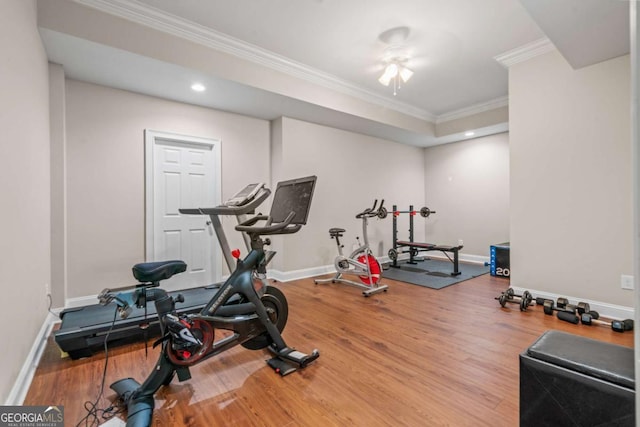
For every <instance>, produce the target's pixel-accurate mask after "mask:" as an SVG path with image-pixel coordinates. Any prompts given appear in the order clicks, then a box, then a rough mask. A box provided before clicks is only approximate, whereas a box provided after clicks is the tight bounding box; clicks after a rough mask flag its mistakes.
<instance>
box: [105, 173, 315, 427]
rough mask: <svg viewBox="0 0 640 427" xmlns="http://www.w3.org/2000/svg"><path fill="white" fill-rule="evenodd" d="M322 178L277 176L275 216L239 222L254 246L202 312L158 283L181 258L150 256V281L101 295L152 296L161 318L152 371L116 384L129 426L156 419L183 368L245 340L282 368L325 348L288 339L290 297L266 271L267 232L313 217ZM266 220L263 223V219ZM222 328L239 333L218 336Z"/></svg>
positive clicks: (127, 300) (302, 363)
mask: <svg viewBox="0 0 640 427" xmlns="http://www.w3.org/2000/svg"><path fill="white" fill-rule="evenodd" d="M315 182H316V177H315V176H311V177H307V178H300V179H295V180H290V181H284V182H280V183H278V186H277V189H276V192H275V195H274V200H273V205H272V207H271V212H270V214H269V216H266V215H257V216H254V217H253V218H251V219H249V220H246V221H244V222H242V223H240V224H238V225H237V226H236V227H235V228H236V230H238V231H241V232H244V233H247V235H248V236H249V239H250V243H251V252H249V254H248V255H247V256H246V257H245V258H244V259H243V260H240V259H239V253H238V251H234V257H235V258H236V260H237V265H236V268H235V270H234V271H233V272H232V273H231V275H230V277H229V278H228V279H227V280H226V281H225V283H224V284H223V285H222V286H221V287H220V288H219V290H218V292H217V293H216V294H215V295H214V296H213V297H212V298H211V300H210V301H209V303H208V304H207V305H206V306H205V307H204V308H203V309H202V311H201V312H200V313H199V314H196V315H179V314H177V313H176V311H175V301H174V299H173V298H172V297H170V296H169V295H168V294H167V292H166V291H164V290H163V289H161V288H159V287H158V282H159V280H161V279H166V278H169V277H171V276H172V275H173V274H176V273H179V272H182V271H184V269H185V264H184V262H182V261H167V262H158V263H150V264H153V268H149V270H148V271H146V272H144V273H141V274H140V275H139V277H141V278H143V279H145V280H146V281H147V282H148V283H146V284H141V285H138V287H137V288H135V289H134V290H133V291H131V292H128V293H127V292H122V293H118V294H115V293H114V291H111V290H105V291H103V293H102V294H101V300H102V301H103V302H109V301H114V302H116V304H117V305H118V306H119V311H120V313H121V316H122V315H125V316H126V312H127V307H128V306H129V305H130V304H136V305H144V304H146V303H147V302H150V301H153V302H154V303H155V306H156V311H157V313H158V317H159V318H160V319H161V321H160V327H161V331H162V338H160V339H159V340H158V341H156V343H155V344H154V347H155V346H156V345H158V344H160V345H161V351H160V356H159V358H158V361H157V363H156V365H155V367H154V370H153V372H151V374H150V375H149V376H148V377H147V379H146V380H145V381H144V383H143V384H142V385H141V384H139V383H138V382H137V381H136V380H134V379H133V378H125V379H122V380H119V381H116V382H115V383H113V384H112V385H111V388H112V389H113V390H114V391H115V392H116V393H117V394H118V396H119V397H120V398H121V399H122V401H123V402H124V403H125V404H126V405H127V412H128V416H127V426H128V427H146V426H149V425H151V420H152V414H153V409H154V397H153V396H154V394H155V393H156V391H157V390H158V389H159V388H160V387H161V386H163V385H168V384H169V383H170V382H171V380H172V379H173V378H174V376H175V375H176V374H177V376H178V380H179V381H185V380H188V379H190V378H191V374H190V372H189V367H191V366H193V365H195V364H197V363H199V362H202V361H203V360H206V359H208V358H210V357H212V356H215V355H217V354H220V353H222V352H223V351H226V350H228V349H230V348H232V347H234V346H236V345H238V344H240V345H242V346H243V347H245V348H247V349H250V350H258V349H263V348H268V349H269V350H270V351H271V353H272V354H273V355H274V357H273V358H272V359H270V360H269V361H268V364H269V366H271V367H272V368H273V369H274V370H275V371H276V372H278V373H280V374H281V375H283V376H284V375H286V374H288V373H290V372H293V371H295V370H296V368H304V367H306V366H307V365H309V364H310V363H311V362H313V361H314V360H316V359H317V358H318V357H319V356H320V353H319V352H318V350H313V351H312V352H311V354H305V353H302V352H300V351H297V350H295V349H293V348H291V347H289V346H288V345H287V344H286V343H285V341H284V340H283V338H282V335H281V332H282V330H283V329H284V327H285V325H286V322H287V317H288V303H287V300H286V298H285V296H284V294H283V293H282V292H281V291H280V290H278V289H277V288H274V287H272V286H267V285H266V282H265V279H264V278H265V276H266V264H267V262H268V260H267V256H266V252H265V249H264V247H265V246H266V245H269V244H270V241H269V238H264V237H263V236H269V235H278V234H292V233H296V232H297V231H299V230H300V228H301V227H302V225H304V224H306V222H307V217H308V214H309V208H310V205H311V199H312V196H313V190H314V187H315ZM267 191H269V190H267ZM259 222H261V223H262V222H264V224H263V225H260V226H259V225H257V224H258V223H259ZM216 328H217V329H224V330H227V331H231V332H232V334H231V335H228V336H226V337H224V338H221V339H219V340H218V341H215V340H214V331H215V329H216Z"/></svg>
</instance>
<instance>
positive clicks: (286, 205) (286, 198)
mask: <svg viewBox="0 0 640 427" xmlns="http://www.w3.org/2000/svg"><path fill="white" fill-rule="evenodd" d="M315 185H316V177H315V176H308V177H306V178H298V179H292V180H289V181H282V182H279V183H278V187H277V188H276V193H275V195H274V196H273V204H272V205H271V213H270V215H269V216H270V217H271V220H272V221H273V222H274V223H279V222H284V221H285V219H286V218H287V216H288V215H289V213H290V212H295V213H296V216H294V217H293V221H291V224H306V223H307V217H308V216H309V210H310V207H311V199H312V197H313V190H314V188H315Z"/></svg>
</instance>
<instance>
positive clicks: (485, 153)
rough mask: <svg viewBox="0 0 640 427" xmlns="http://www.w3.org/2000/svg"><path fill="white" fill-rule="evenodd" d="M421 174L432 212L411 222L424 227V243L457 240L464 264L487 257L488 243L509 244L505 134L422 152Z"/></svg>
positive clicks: (507, 169) (507, 163)
mask: <svg viewBox="0 0 640 427" xmlns="http://www.w3.org/2000/svg"><path fill="white" fill-rule="evenodd" d="M424 170H425V171H424V174H425V188H426V201H427V202H426V206H427V207H429V208H430V209H432V210H435V211H436V214H435V215H433V216H430V217H429V218H427V219H422V218H420V217H416V218H415V219H414V221H415V222H424V223H425V227H426V230H425V240H424V241H426V242H430V243H437V244H442V245H456V244H458V240H462V241H463V244H464V248H463V249H462V251H461V252H460V257H461V259H464V258H467V259H469V260H473V259H474V258H475V257H477V256H483V257H488V256H489V247H490V246H491V245H492V244H496V243H502V242H506V241H509V134H508V133H500V134H497V135H491V136H486V137H483V138H476V139H472V140H469V141H462V142H457V143H453V144H445V145H440V146H437V147H432V148H427V149H426V150H425V167H424ZM420 207H421V206H415V208H416V209H419V208H420ZM403 208H404V209H407V207H406V206H404V207H403ZM401 219H402V221H403V224H407V223H408V219H407V217H406V216H403V217H401ZM405 238H406V237H405ZM416 240H417V239H416ZM434 255H437V254H434ZM476 259H477V258H476Z"/></svg>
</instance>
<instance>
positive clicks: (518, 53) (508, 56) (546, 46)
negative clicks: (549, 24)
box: [493, 37, 556, 68]
mask: <svg viewBox="0 0 640 427" xmlns="http://www.w3.org/2000/svg"><path fill="white" fill-rule="evenodd" d="M555 48H556V47H555V46H554V45H553V43H551V40H549V39H548V38H546V37H545V38H542V39H538V40H535V41H533V42H531V43H527V44H525V45H524V46H520V47H518V48H515V49H512V50H510V51H508V52H505V53H502V54H500V55H497V56H494V57H493V59H495V60H496V61H498V62H499V63H500V64H501V65H502V66H503V67H505V68H509V67H511V66H512V65H515V64H518V63H520V62H524V61H528V60H529V59H531V58H535V57H536V56H539V55H542V54H545V53H547V52H551V51H552V50H555Z"/></svg>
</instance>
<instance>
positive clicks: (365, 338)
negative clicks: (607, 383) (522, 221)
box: [24, 275, 633, 427]
mask: <svg viewBox="0 0 640 427" xmlns="http://www.w3.org/2000/svg"><path fill="white" fill-rule="evenodd" d="M385 282H386V283H387V284H388V285H389V291H388V292H385V293H381V294H377V295H373V296H371V297H369V298H364V297H363V296H362V294H361V290H360V289H358V288H355V287H350V286H346V285H342V284H323V285H315V284H314V283H313V279H302V280H296V281H292V282H288V283H276V284H275V286H277V287H279V288H280V289H281V290H282V291H283V292H284V293H285V295H286V296H287V299H288V301H289V322H288V324H287V326H286V328H285V330H284V333H283V336H284V338H285V340H286V341H287V342H288V343H289V344H290V345H292V346H294V347H297V348H299V349H300V350H302V351H307V352H309V351H311V350H312V349H314V348H318V349H319V350H320V352H321V356H320V358H319V359H318V360H317V361H316V362H315V363H314V364H312V365H311V366H309V367H308V368H306V369H304V370H301V371H298V372H296V373H294V374H291V375H288V376H286V377H280V376H279V375H277V374H275V373H274V372H273V371H272V370H271V369H270V368H269V367H267V365H266V363H265V360H266V359H267V358H269V357H270V355H269V354H268V353H267V352H264V351H249V350H245V349H243V348H241V347H237V348H234V349H232V350H230V351H227V352H225V353H223V354H221V355H219V356H217V357H214V358H212V359H210V360H207V361H205V362H203V363H201V364H200V365H197V366H195V367H193V368H192V376H193V378H192V379H191V380H189V381H186V382H182V383H179V382H177V380H174V382H173V383H172V384H171V385H170V386H168V387H164V388H162V389H161V390H160V391H159V392H158V393H157V395H156V410H155V412H154V425H156V426H178V427H180V426H207V427H209V426H274V425H279V426H318V425H322V426H345V425H353V426H389V425H393V426H425V425H430V426H514V425H517V424H518V405H519V403H518V402H519V401H518V392H519V389H518V387H519V377H518V375H519V374H518V355H519V353H520V352H521V351H523V350H524V349H525V348H526V347H527V346H528V345H530V344H531V343H532V342H533V341H534V340H535V339H536V338H537V337H538V336H540V335H541V334H542V333H543V332H544V331H546V330H548V329H560V330H564V331H568V332H572V333H575V334H579V335H583V336H588V337H593V338H596V339H600V340H603V341H608V342H613V343H617V344H621V345H625V346H628V347H632V346H633V334H631V333H624V334H620V333H615V332H613V331H611V330H609V329H607V328H604V327H587V326H583V325H572V324H569V323H566V322H562V321H560V320H558V319H557V318H555V317H553V316H545V315H544V314H543V313H542V310H541V308H540V307H532V308H531V309H530V310H529V311H527V312H520V311H519V310H518V307H517V306H515V305H514V306H511V307H507V308H501V307H500V306H499V304H498V303H497V301H496V300H495V299H494V297H495V296H497V295H498V294H499V293H500V292H501V291H503V290H504V289H506V288H507V287H508V286H509V282H508V280H507V279H503V278H496V277H491V276H489V275H484V276H480V277H477V278H474V279H471V280H468V281H465V282H462V283H459V284H456V285H453V286H449V287H447V288H444V289H441V290H433V289H428V288H424V287H420V286H415V285H410V284H406V283H402V282H397V281H393V280H385ZM156 358H157V349H149V355H148V357H145V350H144V347H143V345H142V344H130V345H128V346H122V347H116V348H113V349H111V350H110V355H109V365H108V370H107V374H106V380H105V390H104V395H103V397H102V399H101V400H100V402H99V403H98V407H101V408H105V407H107V406H109V405H110V404H111V400H112V399H113V398H114V397H115V396H114V393H113V392H111V390H110V389H109V388H108V386H109V384H111V383H112V382H113V381H116V380H118V379H120V378H124V377H133V378H136V379H137V380H138V381H142V380H143V379H144V378H145V377H146V375H147V374H148V373H149V372H150V371H151V369H152V368H153V366H154V363H155V360H156ZM104 362H105V358H104V354H103V353H101V354H96V355H94V356H93V357H91V358H87V359H83V360H75V361H74V360H70V359H65V358H61V357H60V351H59V350H58V348H57V346H56V344H55V342H54V341H53V338H50V339H49V341H48V344H47V347H46V349H45V353H44V355H43V358H42V361H41V363H40V366H39V367H38V369H37V372H36V374H35V377H34V379H33V382H32V384H31V388H30V389H29V392H28V394H27V397H26V400H25V402H24V403H25V404H26V405H51V404H54V405H64V407H65V417H66V419H67V421H68V424H69V425H72V424H75V423H76V422H77V421H79V420H80V419H81V418H82V417H83V416H84V415H85V414H86V411H85V409H84V406H83V403H84V402H85V401H92V400H95V399H96V397H97V396H98V394H99V391H100V384H101V380H102V374H103V368H104Z"/></svg>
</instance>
